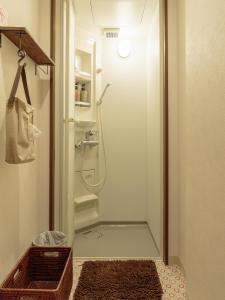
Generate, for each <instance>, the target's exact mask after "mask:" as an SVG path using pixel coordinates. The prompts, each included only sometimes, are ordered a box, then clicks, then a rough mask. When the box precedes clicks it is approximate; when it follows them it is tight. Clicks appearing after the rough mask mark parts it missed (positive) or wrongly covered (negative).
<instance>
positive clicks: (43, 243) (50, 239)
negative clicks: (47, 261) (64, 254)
mask: <svg viewBox="0 0 225 300" xmlns="http://www.w3.org/2000/svg"><path fill="white" fill-rule="evenodd" d="M33 246H38V247H62V246H66V235H65V233H63V232H60V231H44V232H42V233H40V234H39V235H38V236H37V237H36V238H35V239H34V240H33Z"/></svg>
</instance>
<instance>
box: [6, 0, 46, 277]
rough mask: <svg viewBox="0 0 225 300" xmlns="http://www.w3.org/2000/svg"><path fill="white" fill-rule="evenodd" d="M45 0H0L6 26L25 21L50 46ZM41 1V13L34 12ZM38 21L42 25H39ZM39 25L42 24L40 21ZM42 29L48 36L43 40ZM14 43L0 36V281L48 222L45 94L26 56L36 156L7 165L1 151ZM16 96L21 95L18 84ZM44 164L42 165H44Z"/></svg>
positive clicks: (12, 67)
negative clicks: (0, 43) (37, 132)
mask: <svg viewBox="0 0 225 300" xmlns="http://www.w3.org/2000/svg"><path fill="white" fill-rule="evenodd" d="M49 3H50V1H38V0H33V1H29V0H22V1H20V3H19V5H16V3H15V1H13V0H1V4H3V6H4V7H5V8H6V9H7V10H8V13H9V26H10V25H11V26H25V27H27V28H28V30H29V31H30V32H31V33H32V34H33V36H34V38H35V39H37V40H38V41H39V42H40V43H41V44H42V45H44V47H45V48H48V47H49V30H48V28H47V27H46V23H47V24H48V23H49V22H48V21H47V22H46V21H44V20H46V19H47V20H48V19H49V17H50V16H49V14H48V12H49ZM41 5H44V6H45V13H46V14H45V15H43V14H42V15H41V16H40V14H39V12H40V11H41ZM42 22H43V24H45V30H44V31H42V30H41V29H42ZM43 26H44V25H43ZM44 35H47V36H48V43H47V44H46V43H45V41H46V40H47V39H46V38H45V36H44ZM16 52H17V49H16V47H14V46H13V45H12V43H11V42H9V41H8V40H7V39H5V38H3V47H2V48H1V49H0V100H1V101H0V148H1V151H0V191H1V198H0V240H1V248H0V281H1V280H2V279H3V278H4V277H5V276H6V274H7V273H8V272H9V270H10V268H11V267H12V266H13V265H14V264H15V261H16V260H17V259H18V257H19V256H20V255H21V254H22V253H23V252H24V251H25V249H26V248H27V247H28V246H29V245H30V243H31V241H32V238H33V237H34V236H35V235H36V234H38V233H39V232H40V231H42V230H46V229H47V228H48V182H49V181H48V167H46V166H48V161H49V159H48V158H49V156H48V153H49V150H48V149H49V148H48V147H49V144H48V141H49V118H48V114H49V105H48V104H49V98H48V92H49V88H48V82H41V81H40V79H39V78H38V77H36V76H35V75H34V64H33V62H32V61H31V60H30V59H29V58H27V62H28V66H27V74H28V84H29V88H30V94H31V100H32V104H33V105H34V106H35V107H36V116H35V121H36V124H37V126H38V127H39V128H40V129H41V130H42V132H43V133H42V136H41V137H40V140H39V146H38V149H37V159H36V161H35V162H32V163H28V164H25V165H18V166H16V165H8V164H6V163H5V162H4V157H5V108H6V102H7V98H8V96H9V93H10V89H11V87H12V83H13V80H14V76H15V72H16V68H17V60H18V58H17V55H16ZM18 96H20V97H24V92H23V90H22V88H21V87H20V89H19V92H18ZM43 170H44V171H43Z"/></svg>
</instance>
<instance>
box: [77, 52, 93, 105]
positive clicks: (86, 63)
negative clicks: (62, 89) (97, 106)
mask: <svg viewBox="0 0 225 300" xmlns="http://www.w3.org/2000/svg"><path fill="white" fill-rule="evenodd" d="M75 61H76V70H75V84H78V86H79V88H80V89H81V86H82V85H85V89H86V91H87V93H88V95H87V100H86V101H81V100H80V99H76V97H75V105H76V106H79V107H91V105H92V102H93V98H94V82H93V81H94V80H93V78H94V51H92V52H88V51H87V50H86V51H85V50H81V49H78V48H77V49H76V55H75Z"/></svg>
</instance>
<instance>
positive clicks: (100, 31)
mask: <svg viewBox="0 0 225 300" xmlns="http://www.w3.org/2000/svg"><path fill="white" fill-rule="evenodd" d="M91 3H92V11H91V10H90V9H91V7H90V5H89V4H90V1H82V2H81V1H76V0H74V1H69V0H68V1H64V5H62V6H61V8H60V12H59V14H60V15H61V20H62V23H63V24H64V31H63V34H62V39H63V43H64V51H65V52H64V56H62V57H61V60H62V68H63V70H64V73H65V74H66V78H65V80H64V81H63V82H62V89H61V90H62V91H63V93H62V96H63V99H65V101H64V104H63V105H62V107H61V108H62V110H61V111H62V113H63V115H62V119H63V120H62V121H63V124H64V126H63V129H62V130H61V135H60V137H59V138H60V139H61V141H63V143H62V148H61V150H62V151H61V154H62V155H61V167H62V169H61V170H62V172H61V182H62V186H61V189H60V190H61V191H62V194H61V197H59V198H60V199H61V201H60V199H59V202H58V211H59V215H58V216H59V218H58V219H59V227H60V228H61V229H62V230H64V231H65V232H66V233H67V235H68V237H69V243H70V244H71V245H72V244H74V249H75V251H74V253H75V256H79V257H81V256H83V257H153V256H154V257H155V256H163V235H164V232H163V209H164V207H163V201H164V186H163V177H164V173H163V171H164V156H163V153H164V149H163V140H164V135H163V133H164V131H163V130H164V124H163V120H164V115H163V112H164V83H163V68H164V64H163V49H164V47H163V43H164V39H163V38H164V36H163V34H164V31H163V30H164V27H163V24H164V19H163V16H164V15H163V8H164V6H163V3H164V2H163V1H160V0H149V1H148V0H147V1H133V2H132V4H131V3H130V2H129V1H128V2H126V1H125V2H124V1H120V0H118V1H107V3H106V2H105V1H98V0H97V1H91ZM126 5H127V6H126ZM105 11H107V13H105V14H104V12H105ZM118 11H119V12H120V13H121V15H123V20H124V16H126V17H127V19H126V18H125V19H126V20H127V24H126V26H125V25H124V24H121V19H120V18H119V17H118ZM91 13H93V14H94V17H95V18H94V20H95V21H93V16H91ZM90 18H91V19H90ZM129 18H130V19H129ZM118 28H119V29H118ZM68 58H70V59H68ZM109 83H111V86H109ZM107 89H108V90H107ZM118 243H119V244H120V245H117V246H116V247H114V246H113V244H114V245H115V244H118ZM123 244H127V248H126V247H125V246H123ZM107 245H108V246H107ZM129 249H134V251H133V252H132V251H130V250H129Z"/></svg>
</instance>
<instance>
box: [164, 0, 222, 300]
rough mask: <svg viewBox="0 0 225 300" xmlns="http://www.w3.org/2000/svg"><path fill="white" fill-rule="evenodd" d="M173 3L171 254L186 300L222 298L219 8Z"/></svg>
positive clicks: (202, 1) (186, 0) (205, 1)
mask: <svg viewBox="0 0 225 300" xmlns="http://www.w3.org/2000/svg"><path fill="white" fill-rule="evenodd" d="M171 2H172V1H170V2H169V4H170V5H171ZM175 2H176V4H177V26H176V28H177V31H178V32H177V33H178V36H177V42H178V45H177V46H178V47H177V50H178V52H177V53H176V52H175V53H174V52H173V51H171V50H172V49H170V52H169V53H170V56H171V57H170V59H171V60H172V59H174V58H177V59H178V68H177V69H176V72H177V75H178V76H177V79H178V100H176V99H175V105H176V101H178V116H179V118H178V133H179V135H178V154H179V156H178V158H177V159H178V163H179V173H178V174H179V177H178V180H179V184H178V191H179V201H178V202H177V203H176V205H177V206H178V241H177V242H178V243H179V247H178V251H179V252H178V253H179V257H180V260H181V263H182V265H183V267H184V269H185V271H186V279H187V289H188V294H189V297H190V299H191V300H211V299H224V282H225V260H224V253H225V251H224V249H225V234H224V233H225V231H224V229H225V226H224V225H225V218H224V216H225V202H224V199H225V159H224V158H225V156H224V154H225V136H224V128H225V93H224V86H225V85H224V83H225V56H224V49H225V34H224V28H225V19H224V15H225V2H224V0H217V1H216V2H213V1H210V0H198V1H194V0H179V1H175ZM173 7H174V5H173ZM169 17H170V18H174V17H175V15H174V14H173V15H170V16H169ZM174 67H175V66H174ZM174 88H176V82H171V85H170V89H171V90H172V89H174ZM173 96H175V95H173ZM170 103H171V106H172V105H174V99H173V98H172V97H171V98H170Z"/></svg>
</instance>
